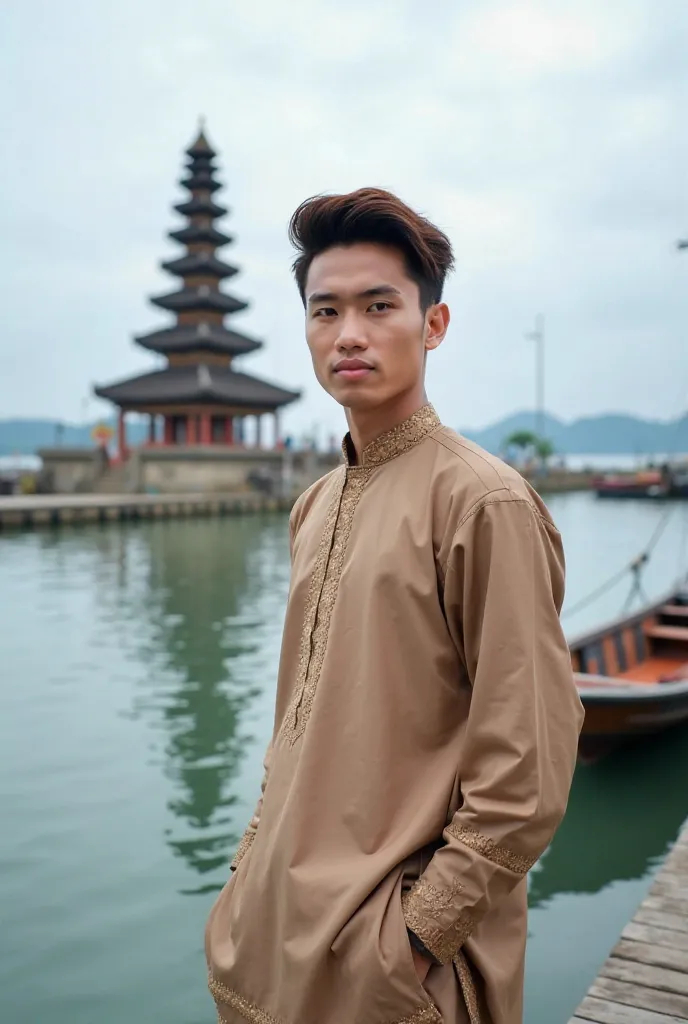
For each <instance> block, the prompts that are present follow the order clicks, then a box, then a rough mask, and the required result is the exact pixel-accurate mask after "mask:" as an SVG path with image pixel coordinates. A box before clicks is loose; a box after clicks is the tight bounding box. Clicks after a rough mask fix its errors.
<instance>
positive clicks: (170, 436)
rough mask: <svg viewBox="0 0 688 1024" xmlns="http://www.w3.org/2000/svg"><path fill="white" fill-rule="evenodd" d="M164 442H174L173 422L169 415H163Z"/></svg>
mask: <svg viewBox="0 0 688 1024" xmlns="http://www.w3.org/2000/svg"><path fill="white" fill-rule="evenodd" d="M165 444H174V423H173V422H172V417H171V416H166V417H165Z"/></svg>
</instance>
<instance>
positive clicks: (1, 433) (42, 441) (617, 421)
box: [0, 411, 688, 455]
mask: <svg viewBox="0 0 688 1024" xmlns="http://www.w3.org/2000/svg"><path fill="white" fill-rule="evenodd" d="M101 422H103V421H101ZM106 422H107V421H106ZM109 423H110V426H112V427H113V428H114V427H115V422H114V420H110V421H109ZM94 425H95V424H93V423H86V424H83V425H81V426H77V425H76V424H72V423H64V424H62V425H61V435H60V433H58V424H57V423H56V421H55V420H41V419H26V420H19V419H16V420H0V455H31V454H33V453H34V452H35V451H37V449H39V448H52V447H53V446H55V445H57V444H59V445H62V446H63V447H65V448H67V447H72V446H75V447H80V446H82V445H91V444H93V442H92V440H91V430H92V429H93V427H94ZM534 426H535V417H534V414H533V413H532V412H526V411H524V412H517V413H514V414H513V415H512V416H507V417H505V419H503V420H500V421H499V422H498V423H494V424H492V426H489V427H485V428H484V429H483V430H472V429H471V428H470V427H467V428H465V429H462V430H461V433H462V434H465V436H466V437H470V438H472V439H473V440H474V441H477V443H478V444H479V445H482V447H483V448H487V450H488V451H490V452H494V453H495V454H498V453H499V452H500V451H502V450H503V448H504V441H505V440H506V438H507V437H508V436H509V435H510V434H513V433H514V431H516V430H533V429H534ZM147 430H148V428H147V425H146V423H145V421H138V422H137V421H136V420H133V419H132V420H131V422H128V423H127V438H128V439H129V440H130V442H131V444H138V443H139V442H141V441H144V440H145V438H146V436H147ZM544 432H545V436H546V437H548V438H549V439H550V441H552V443H553V444H554V447H555V449H556V451H557V453H558V454H560V455H661V454H664V453H665V452H667V453H679V452H688V414H687V415H685V416H683V417H682V418H681V419H678V420H670V421H660V420H643V419H638V418H637V417H635V416H623V415H620V414H619V415H616V414H608V415H605V416H587V417H584V418H583V419H579V420H573V422H571V423H565V422H564V421H563V420H560V419H557V418H556V417H555V416H550V415H546V416H545V417H544Z"/></svg>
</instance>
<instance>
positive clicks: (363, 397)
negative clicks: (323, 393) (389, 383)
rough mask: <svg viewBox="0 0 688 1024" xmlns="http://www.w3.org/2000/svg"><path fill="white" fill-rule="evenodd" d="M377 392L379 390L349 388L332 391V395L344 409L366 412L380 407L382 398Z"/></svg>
mask: <svg viewBox="0 0 688 1024" xmlns="http://www.w3.org/2000/svg"><path fill="white" fill-rule="evenodd" d="M376 392H377V388H361V387H348V388H337V390H336V391H330V394H331V395H332V397H333V398H334V400H335V402H338V403H339V405H341V406H343V408H344V409H351V411H352V412H356V411H359V410H360V411H361V412H364V411H366V410H368V409H374V408H375V407H376V406H378V405H380V402H381V396H380V395H379V394H377V393H376Z"/></svg>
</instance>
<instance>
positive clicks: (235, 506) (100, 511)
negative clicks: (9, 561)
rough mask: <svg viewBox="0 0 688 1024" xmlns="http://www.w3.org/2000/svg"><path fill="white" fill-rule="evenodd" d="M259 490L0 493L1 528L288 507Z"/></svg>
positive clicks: (282, 509)
mask: <svg viewBox="0 0 688 1024" xmlns="http://www.w3.org/2000/svg"><path fill="white" fill-rule="evenodd" d="M291 506H292V502H291V501H289V500H287V499H282V498H271V497H267V496H265V495H262V494H255V493H245V494H244V493H241V494H183V495H179V494H178V495H174V494H155V495H153V494H51V495H31V496H26V497H8V498H0V533H2V532H3V531H7V530H17V529H19V530H21V529H32V528H34V527H46V526H53V527H54V526H63V525H70V526H71V525H82V524H86V523H109V522H118V521H122V520H124V521H129V522H137V521H139V520H146V519H167V518H173V517H174V518H180V517H187V516H229V515H242V514H245V513H254V512H279V511H288V510H289V509H290V508H291Z"/></svg>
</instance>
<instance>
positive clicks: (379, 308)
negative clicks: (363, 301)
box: [369, 302, 392, 313]
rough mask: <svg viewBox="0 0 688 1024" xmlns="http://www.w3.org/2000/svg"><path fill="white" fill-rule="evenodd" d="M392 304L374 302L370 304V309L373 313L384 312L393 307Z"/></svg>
mask: <svg viewBox="0 0 688 1024" xmlns="http://www.w3.org/2000/svg"><path fill="white" fill-rule="evenodd" d="M391 308H392V305H391V303H389V302H374V303H373V304H372V306H369V310H372V312H373V313H384V311H385V310H386V309H391Z"/></svg>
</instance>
